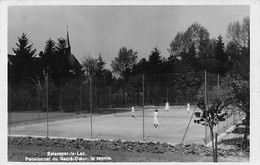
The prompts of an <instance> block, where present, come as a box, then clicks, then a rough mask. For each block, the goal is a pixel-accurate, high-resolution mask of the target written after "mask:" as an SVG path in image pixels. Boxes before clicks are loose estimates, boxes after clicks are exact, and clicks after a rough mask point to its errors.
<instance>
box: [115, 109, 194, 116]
mask: <svg viewBox="0 0 260 165" xmlns="http://www.w3.org/2000/svg"><path fill="white" fill-rule="evenodd" d="M155 109H157V110H158V116H159V118H190V117H191V115H192V111H193V110H194V108H190V111H188V110H187V108H184V107H183V108H181V107H180V108H169V110H165V109H164V108H142V107H139V108H135V110H134V113H133V114H134V117H143V116H144V117H153V114H154V112H155ZM114 116H115V117H132V109H131V108H115V109H114ZM193 117H195V116H193Z"/></svg>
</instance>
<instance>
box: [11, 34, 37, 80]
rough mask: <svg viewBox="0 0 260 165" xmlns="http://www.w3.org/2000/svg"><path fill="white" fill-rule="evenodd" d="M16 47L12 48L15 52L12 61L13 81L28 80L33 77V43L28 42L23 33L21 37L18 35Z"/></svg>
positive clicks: (34, 50) (34, 51)
mask: <svg viewBox="0 0 260 165" xmlns="http://www.w3.org/2000/svg"><path fill="white" fill-rule="evenodd" d="M16 46H17V48H13V52H14V53H15V56H16V58H15V60H14V63H13V66H12V67H14V69H13V71H14V73H10V74H14V75H15V76H14V77H15V82H17V83H18V82H19V81H21V80H29V79H30V78H33V77H35V73H34V69H32V68H33V58H34V56H35V55H36V54H35V53H36V49H33V44H29V39H28V37H27V35H26V34H25V33H23V34H22V36H21V37H18V43H16Z"/></svg>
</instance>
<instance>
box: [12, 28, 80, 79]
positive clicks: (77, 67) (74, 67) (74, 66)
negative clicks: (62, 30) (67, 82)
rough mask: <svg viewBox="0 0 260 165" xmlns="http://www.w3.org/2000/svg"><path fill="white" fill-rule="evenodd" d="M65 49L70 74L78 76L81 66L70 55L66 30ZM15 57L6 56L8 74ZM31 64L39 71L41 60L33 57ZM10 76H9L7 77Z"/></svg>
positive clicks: (13, 55)
mask: <svg viewBox="0 0 260 165" xmlns="http://www.w3.org/2000/svg"><path fill="white" fill-rule="evenodd" d="M65 44H66V48H65V52H64V54H65V55H66V56H67V58H68V61H69V64H70V72H71V73H73V74H74V75H75V77H77V76H79V75H80V73H81V69H82V66H81V64H80V63H79V61H78V60H77V58H76V57H75V56H74V55H73V54H71V46H70V40H69V31H68V29H67V38H66V42H65ZM16 58H17V56H16V55H15V54H8V72H10V70H11V68H12V66H13V65H14V64H15V61H16ZM33 63H34V66H35V67H36V68H37V70H41V69H40V66H41V58H39V57H33ZM9 76H10V75H9Z"/></svg>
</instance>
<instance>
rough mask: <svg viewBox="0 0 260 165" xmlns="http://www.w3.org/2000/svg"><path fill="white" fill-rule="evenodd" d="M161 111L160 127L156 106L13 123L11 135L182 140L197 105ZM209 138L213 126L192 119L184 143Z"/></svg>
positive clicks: (231, 121) (223, 125)
mask: <svg viewBox="0 0 260 165" xmlns="http://www.w3.org/2000/svg"><path fill="white" fill-rule="evenodd" d="M158 110H159V112H158V113H159V124H160V126H159V128H154V126H153V112H154V109H153V108H148V109H145V111H142V110H141V109H136V111H135V114H136V115H135V118H133V117H131V111H128V110H124V111H120V110H117V113H112V114H107V115H92V117H90V115H81V116H79V115H75V116H74V117H71V118H63V119H62V120H61V119H60V120H52V121H51V120H50V121H49V122H48V125H47V122H43V120H44V119H41V120H42V122H39V123H31V124H27V125H16V126H15V125H14V126H11V127H10V128H9V135H28V136H43V137H46V136H47V130H48V136H49V137H62V138H84V139H109V140H115V139H121V140H134V141H143V140H145V141H152V142H167V143H181V142H182V139H183V137H184V135H185V132H186V129H187V127H188V124H189V121H190V117H191V115H192V111H193V110H194V107H192V108H191V111H190V112H189V113H188V112H187V110H186V108H184V107H177V108H176V107H171V108H170V109H169V110H165V109H158ZM143 114H144V117H143ZM13 118H15V114H13ZM193 118H194V117H193ZM45 120H46V119H45ZM237 120H238V117H235V116H231V117H229V119H228V120H226V121H225V122H222V123H220V124H219V126H216V128H215V129H214V131H216V132H222V131H223V130H225V129H227V128H228V127H230V126H231V125H233V124H234V123H235V122H236V121H237ZM205 138H207V139H208V140H209V129H207V130H206V129H205V127H204V126H202V125H199V124H195V123H194V122H193V119H192V120H191V122H190V125H189V128H188V130H187V133H186V136H185V139H184V141H183V143H201V144H204V143H205V142H204V139H205ZM208 140H207V141H208Z"/></svg>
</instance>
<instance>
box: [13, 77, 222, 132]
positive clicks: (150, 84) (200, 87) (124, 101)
mask: <svg viewBox="0 0 260 165" xmlns="http://www.w3.org/2000/svg"><path fill="white" fill-rule="evenodd" d="M221 80H222V77H221V76H219V75H217V74H212V73H208V72H187V73H174V74H150V75H149V74H147V75H143V74H139V75H134V76H129V77H128V78H127V80H125V81H124V83H122V82H120V81H118V82H113V83H110V84H108V85H100V83H98V82H97V81H96V82H95V78H94V77H92V83H90V81H89V78H88V77H87V78H86V79H85V80H82V79H69V80H68V79H63V80H60V82H63V83H60V84H57V83H55V82H54V81H53V80H52V79H51V78H50V79H48V81H46V80H44V79H42V80H37V81H31V82H23V83H19V84H11V83H9V84H8V117H9V118H8V123H9V128H11V127H12V126H14V125H19V124H28V123H37V122H38V123H41V122H46V118H48V120H49V121H55V120H64V119H68V118H77V117H79V116H80V115H81V114H84V115H85V116H87V117H89V114H91V115H94V116H95V115H97V116H100V115H113V116H114V117H131V110H132V107H134V108H135V117H153V112H154V110H155V109H158V110H159V114H160V117H162V118H163V117H165V118H187V119H188V118H190V117H192V116H191V114H192V113H187V105H188V104H189V105H190V109H189V110H190V111H193V110H194V108H196V103H197V101H198V98H205V93H207V95H206V101H207V103H208V104H211V103H212V101H213V100H214V99H215V98H216V97H218V96H219V91H220V85H219V84H220V83H221ZM47 83H48V89H47ZM47 95H48V100H46V98H47V97H46V96H47ZM47 103H48V104H47ZM166 104H168V107H166ZM46 105H48V107H46ZM47 111H48V116H47Z"/></svg>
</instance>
